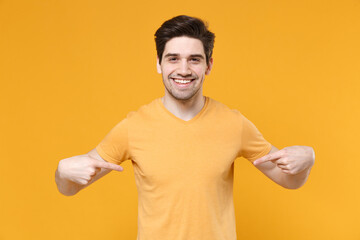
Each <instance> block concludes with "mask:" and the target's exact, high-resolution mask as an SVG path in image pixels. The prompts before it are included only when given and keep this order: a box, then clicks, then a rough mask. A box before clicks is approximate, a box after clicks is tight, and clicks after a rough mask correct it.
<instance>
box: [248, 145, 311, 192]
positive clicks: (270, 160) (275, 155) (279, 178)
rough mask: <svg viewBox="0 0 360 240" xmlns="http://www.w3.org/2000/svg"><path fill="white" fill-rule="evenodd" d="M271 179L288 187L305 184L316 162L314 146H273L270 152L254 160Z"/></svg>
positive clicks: (297, 186) (257, 166)
mask: <svg viewBox="0 0 360 240" xmlns="http://www.w3.org/2000/svg"><path fill="white" fill-rule="evenodd" d="M253 163H254V165H255V166H256V168H257V169H259V170H260V171H261V172H262V173H264V174H265V175H266V176H267V177H269V178H270V179H271V180H273V181H274V182H276V183H277V184H279V185H281V186H282V187H284V188H288V189H297V188H299V187H301V186H302V185H304V184H305V182H306V180H307V179H308V176H309V174H310V170H311V168H312V166H313V165H314V163H315V153H314V150H313V148H312V147H308V146H292V147H286V148H284V149H282V150H279V149H277V148H276V147H274V146H272V148H271V150H270V152H269V153H268V154H267V155H265V156H264V157H261V158H259V159H257V160H256V161H254V162H253Z"/></svg>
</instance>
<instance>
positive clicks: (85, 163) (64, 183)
mask: <svg viewBox="0 0 360 240" xmlns="http://www.w3.org/2000/svg"><path fill="white" fill-rule="evenodd" d="M112 170H116V171H122V170H123V168H122V167H121V166H119V165H116V164H114V163H109V162H106V161H105V160H104V159H102V158H101V157H100V155H99V154H98V153H97V151H96V149H95V148H94V149H92V150H91V151H90V152H88V153H87V154H84V155H79V156H74V157H71V158H66V159H63V160H61V161H60V162H59V165H58V168H57V169H56V172H55V182H56V184H57V187H58V190H59V192H60V193H62V194H64V195H65V196H72V195H75V194H76V193H77V192H79V191H80V190H81V189H83V188H85V187H87V186H89V185H90V184H92V183H93V182H95V181H96V180H98V179H100V178H101V177H103V176H105V175H106V174H108V173H109V172H111V171H112Z"/></svg>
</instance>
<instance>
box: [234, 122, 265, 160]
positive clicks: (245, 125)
mask: <svg viewBox="0 0 360 240" xmlns="http://www.w3.org/2000/svg"><path fill="white" fill-rule="evenodd" d="M241 117H242V131H241V150H240V155H241V156H242V157H244V158H246V159H247V160H249V161H251V162H253V161H254V160H256V159H258V158H260V157H262V156H265V155H266V154H268V153H269V152H270V150H271V147H272V145H271V143H269V142H268V141H267V140H266V139H265V138H264V137H263V135H262V134H261V133H260V131H259V130H258V129H257V128H256V126H255V125H254V124H253V123H252V122H250V121H249V120H248V119H247V118H246V117H245V116H243V115H241Z"/></svg>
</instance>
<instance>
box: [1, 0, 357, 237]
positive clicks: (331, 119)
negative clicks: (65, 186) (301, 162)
mask: <svg viewBox="0 0 360 240" xmlns="http://www.w3.org/2000/svg"><path fill="white" fill-rule="evenodd" d="M180 14H187V15H191V16H197V17H200V18H203V19H205V20H206V21H208V22H209V24H210V30H212V31H213V32H215V34H216V41H215V49H214V68H213V71H212V73H211V75H210V76H209V77H208V78H207V79H206V81H205V84H204V94H205V95H207V96H210V97H212V98H214V99H216V100H218V101H220V102H222V103H224V104H226V105H228V106H229V107H231V108H236V109H238V110H239V111H241V112H242V113H243V114H244V115H245V116H246V117H247V118H249V119H250V120H251V121H252V122H253V123H254V124H255V125H256V126H257V127H258V129H259V130H260V131H261V132H262V133H263V135H264V137H265V138H266V139H267V140H268V141H270V142H271V143H272V144H273V145H274V146H276V147H277V148H279V149H281V148H284V147H286V146H292V145H308V146H312V147H313V148H314V149H315V152H316V162H315V166H314V168H313V170H312V172H311V175H310V178H309V181H308V182H307V183H306V184H305V185H304V186H303V187H302V188H300V189H298V190H287V189H283V188H282V187H280V186H278V185H276V184H275V183H273V182H272V181H271V180H269V179H267V178H266V177H265V176H264V175H263V174H262V173H261V172H260V171H258V170H257V169H256V168H255V167H254V166H252V165H251V164H250V163H249V162H248V161H247V160H245V159H242V158H241V159H237V160H236V164H235V186H234V198H235V208H236V220H237V234H238V239H246V240H263V239H264V240H265V239H266V240H267V239H290V240H307V239H311V240H312V239H326V240H328V239H337V240H338V239H346V240H355V239H360V230H359V225H360V221H359V220H360V219H359V218H360V217H359V216H360V207H359V203H360V194H359V183H360V176H359V167H360V159H359V155H358V151H359V135H360V134H359V133H360V128H359V125H358V124H359V122H360V114H359V105H360V104H359V103H360V96H359V93H360V83H359V82H360V71H359V70H360V44H359V43H360V1H359V0H344V1H334V0H332V1H331V0H329V1H320V0H316V1H310V0H307V1H288V0H282V1H274V0H273V1H270V0H264V1H260V0H255V1H254V0H252V1H251V0H240V1H236V0H232V1H229V0H225V1H204V0H199V1H189V0H183V1H164V0H161V1H127V2H124V1H68V0H67V1H50V0H49V1H46V0H38V1H4V0H2V1H0V56H1V58H0V80H1V85H0V109H1V118H0V127H1V129H0V132H1V134H0V151H1V152H0V156H1V160H0V189H1V192H0V195H1V196H0V239H1V240H10V239H11V240H12V239H55V240H56V239H76V240H81V239H87V240H88V239H90V240H92V239H109V240H112V239H114V240H115V239H130V240H131V239H135V238H136V231H137V193H136V186H135V182H134V175H133V171H132V166H131V162H130V161H127V162H126V163H125V164H123V166H124V168H125V170H124V171H123V172H122V173H118V172H112V173H110V174H109V175H107V176H106V177H104V178H103V179H101V180H100V181H98V182H96V183H94V184H93V185H92V186H90V187H89V188H87V189H84V190H83V191H81V192H79V193H78V194H77V195H75V196H72V197H65V196H63V195H61V194H60V193H59V192H58V191H57V188H56V184H55V181H54V172H55V169H56V167H57V164H58V162H59V160H61V159H64V158H67V157H71V156H75V155H80V154H84V153H86V152H88V151H90V150H91V149H93V148H94V147H95V146H96V145H97V144H98V143H99V142H100V140H101V139H102V138H103V137H104V136H105V135H106V134H107V133H108V132H109V131H110V129H111V128H113V127H114V126H115V124H116V123H118V122H119V121H120V120H121V119H122V118H124V117H125V116H126V114H127V113H128V112H129V111H134V110H137V109H138V108H139V107H140V106H141V105H143V104H146V103H148V102H150V101H152V100H153V99H155V98H157V97H160V96H162V95H163V93H164V88H163V85H162V81H161V77H160V75H158V74H157V73H156V68H155V60H156V51H155V43H154V40H153V35H154V33H155V31H156V29H157V28H158V27H159V26H160V25H161V24H162V22H163V21H165V20H167V19H169V18H171V17H174V16H176V15H180Z"/></svg>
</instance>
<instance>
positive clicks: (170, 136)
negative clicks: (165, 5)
mask: <svg viewBox="0 0 360 240" xmlns="http://www.w3.org/2000/svg"><path fill="white" fill-rule="evenodd" d="M214 38H215V35H214V34H213V33H211V32H210V31H209V30H208V29H207V27H206V25H205V24H204V23H203V21H202V20H200V19H197V18H192V17H188V16H178V17H175V18H173V19H170V20H168V21H166V22H165V23H164V24H163V25H162V26H161V27H160V28H159V29H158V30H157V32H156V33H155V41H156V48H157V57H158V59H157V70H158V72H159V73H161V74H162V79H163V83H164V86H165V95H164V96H163V97H162V98H158V99H155V100H154V101H152V102H151V103H149V104H147V105H145V106H142V107H141V108H140V109H139V110H138V111H136V112H131V113H129V114H128V116H127V117H126V118H125V119H123V120H122V121H121V122H119V123H118V124H117V125H116V126H115V127H114V128H113V129H112V130H111V131H110V132H109V133H108V134H107V135H106V137H105V138H104V139H103V140H102V141H101V142H100V143H99V144H98V146H97V147H96V148H95V149H93V150H91V151H90V152H89V153H87V154H84V155H80V156H75V157H71V158H67V159H63V160H61V161H60V162H59V166H58V169H57V171H56V183H57V185H58V189H59V191H60V192H61V193H62V194H64V195H74V194H76V193H77V192H78V191H80V190H81V189H83V188H85V187H86V186H89V185H90V184H91V183H93V182H94V181H96V180H97V179H99V178H101V177H103V176H104V175H106V174H107V173H109V172H110V171H112V170H117V171H122V170H123V168H122V167H121V166H119V164H121V163H122V162H123V161H125V160H127V159H130V160H131V161H132V163H133V166H134V171H135V179H136V184H137V189H138V197H139V199H138V201H139V202H138V204H139V210H138V214H139V217H138V239H139V240H148V239H156V240H161V239H166V240H169V239H171V240H176V239H179V240H180V239H186V240H191V239H194V240H195V239H196V240H200V239H204V240H212V239H214V240H220V239H224V240H225V239H226V240H234V239H236V227H235V214H234V206H233V192H232V191H233V170H234V160H235V159H236V158H237V157H241V156H242V157H245V158H247V159H248V160H249V161H251V162H253V163H254V165H255V166H256V167H257V168H258V169H259V170H260V171H261V172H263V173H264V174H265V175H266V176H268V177H269V178H270V179H272V180H273V181H274V182H276V183H277V184H279V185H281V186H283V187H285V188H289V189H295V188H299V187H300V186H302V185H303V184H304V183H305V182H306V180H307V178H308V175H309V173H310V169H311V167H312V166H313V164H314V160H315V156H314V151H313V149H312V148H311V147H307V146H292V147H286V148H284V149H282V150H278V149H277V148H276V147H274V146H272V145H271V144H270V143H269V142H268V141H266V140H265V139H264V138H263V136H262V135H261V133H260V132H259V131H258V129H257V128H256V127H255V126H254V125H253V124H252V123H251V122H250V121H249V120H248V119H246V118H245V117H244V116H243V115H242V114H241V113H240V112H239V111H236V110H232V109H229V108H228V107H226V106H225V105H223V104H221V103H220V102H217V101H215V100H213V99H211V98H209V97H206V96H203V93H202V86H203V82H204V79H205V75H207V74H209V73H210V71H211V68H212V66H213V58H212V50H213V46H214ZM255 160H256V161H255Z"/></svg>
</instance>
